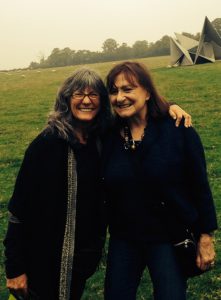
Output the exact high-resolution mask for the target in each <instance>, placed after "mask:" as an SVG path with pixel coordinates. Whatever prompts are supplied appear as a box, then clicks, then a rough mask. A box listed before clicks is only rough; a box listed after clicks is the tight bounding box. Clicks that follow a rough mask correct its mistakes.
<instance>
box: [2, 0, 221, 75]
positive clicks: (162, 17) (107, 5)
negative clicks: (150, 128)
mask: <svg viewBox="0 0 221 300" xmlns="http://www.w3.org/2000/svg"><path fill="white" fill-rule="evenodd" d="M205 16H207V17H208V18H209V20H210V21H213V20H214V19H215V18H219V17H221V0H183V1H181V0H12V1H10V0H0V70H3V69H12V68H23V67H28V65H29V64H30V62H31V61H36V62H39V59H40V57H41V56H42V55H44V56H45V58H47V56H48V55H50V53H51V51H52V50H53V49H54V48H56V47H57V48H60V49H62V48H65V47H69V48H71V49H73V50H79V49H87V50H91V51H101V49H102V48H101V47H102V44H103V42H104V41H105V40H106V39H107V38H113V39H115V40H116V41H117V42H118V43H119V44H121V43H123V42H125V43H127V44H128V45H129V46H132V45H133V43H134V42H135V41H137V40H147V41H148V42H155V41H156V40H159V39H160V38H161V37H162V36H163V35H166V34H167V35H169V36H174V32H178V33H181V32H183V31H186V32H190V33H193V34H195V33H196V32H200V31H201V29H202V26H203V22H204V18H205Z"/></svg>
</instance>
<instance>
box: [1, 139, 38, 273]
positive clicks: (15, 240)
mask: <svg viewBox="0 0 221 300" xmlns="http://www.w3.org/2000/svg"><path fill="white" fill-rule="evenodd" d="M34 144H35V143H34ZM34 144H33V143H32V144H31V145H30V146H29V147H28V149H27V150H26V152H25V155H24V159H23V161H22V164H21V167H20V170H19V172H18V175H17V178H16V183H15V187H14V191H13V194H12V197H11V199H10V201H9V204H8V210H9V222H8V229H7V233H6V236H5V239H4V242H3V243H4V246H5V258H6V259H5V270H6V276H7V278H15V277H17V276H19V275H21V274H24V273H25V271H26V267H25V244H26V238H25V237H26V235H25V220H26V214H27V212H26V203H27V200H28V197H29V195H30V193H31V190H32V187H33V184H35V181H36V180H35V179H36V174H35V173H36V172H37V165H38V164H39V161H38V159H37V157H38V156H39V155H40V154H41V153H38V152H39V149H38V148H39V147H38V146H37V147H36V146H35V145H34ZM29 200H30V199H29Z"/></svg>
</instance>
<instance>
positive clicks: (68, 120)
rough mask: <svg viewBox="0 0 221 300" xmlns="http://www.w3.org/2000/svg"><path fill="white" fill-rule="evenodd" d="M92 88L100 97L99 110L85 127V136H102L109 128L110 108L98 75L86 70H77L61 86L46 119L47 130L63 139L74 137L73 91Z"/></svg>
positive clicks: (105, 91) (75, 123) (75, 127)
mask: <svg viewBox="0 0 221 300" xmlns="http://www.w3.org/2000/svg"><path fill="white" fill-rule="evenodd" d="M88 87H89V88H92V89H93V90H94V91H95V92H97V93H98V94H99V96H100V110H99V112H98V114H97V115H96V117H95V118H94V120H93V122H92V123H90V124H89V126H88V127H87V132H86V133H87V135H90V134H95V135H99V134H102V133H103V132H104V131H105V130H106V129H107V127H108V126H109V123H110V120H111V108H110V102H109V98H108V93H107V90H106V88H105V85H104V83H103V81H102V79H101V78H100V77H99V75H98V74H97V73H96V72H95V71H93V70H90V69H88V68H85V67H83V68H80V69H77V70H76V71H75V72H74V73H73V74H72V75H71V76H70V77H68V78H67V79H66V80H65V81H64V83H63V84H62V85H61V87H60V89H59V91H58V93H57V97H56V100H55V106H54V110H53V111H52V112H51V113H50V115H49V118H48V124H47V129H46V130H49V131H55V130H56V131H57V133H58V135H59V136H60V137H62V138H64V139H66V140H67V139H69V138H70V136H71V137H72V138H74V137H75V134H74V131H75V129H77V126H78V124H79V122H78V120H77V119H76V118H75V116H74V115H73V114H72V111H71V106H70V101H71V97H72V95H73V93H74V92H75V91H84V90H85V89H86V88H88Z"/></svg>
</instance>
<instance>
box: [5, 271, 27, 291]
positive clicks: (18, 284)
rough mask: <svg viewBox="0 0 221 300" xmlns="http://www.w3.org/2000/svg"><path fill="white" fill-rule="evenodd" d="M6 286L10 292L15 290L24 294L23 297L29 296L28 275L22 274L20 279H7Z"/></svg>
mask: <svg viewBox="0 0 221 300" xmlns="http://www.w3.org/2000/svg"><path fill="white" fill-rule="evenodd" d="M6 286H7V288H8V289H10V290H14V291H15V292H18V293H19V294H20V293H22V294H23V295H26V294H27V291H28V278H27V275H26V274H22V275H20V276H18V277H15V278H11V279H7V280H6Z"/></svg>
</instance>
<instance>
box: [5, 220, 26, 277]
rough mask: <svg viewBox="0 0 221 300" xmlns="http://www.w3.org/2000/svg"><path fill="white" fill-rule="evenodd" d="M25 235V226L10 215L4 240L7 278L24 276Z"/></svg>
mask: <svg viewBox="0 0 221 300" xmlns="http://www.w3.org/2000/svg"><path fill="white" fill-rule="evenodd" d="M23 238H24V234H23V224H22V223H21V222H20V221H19V219H17V218H16V217H15V216H13V215H12V214H9V222H8V230H7V233H6V237H5V239H4V246H5V257H6V260H5V271H6V277H7V278H9V279H10V278H15V277H18V276H19V275H22V274H24V273H25V272H26V271H25V260H24V249H23V245H24V241H23Z"/></svg>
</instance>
